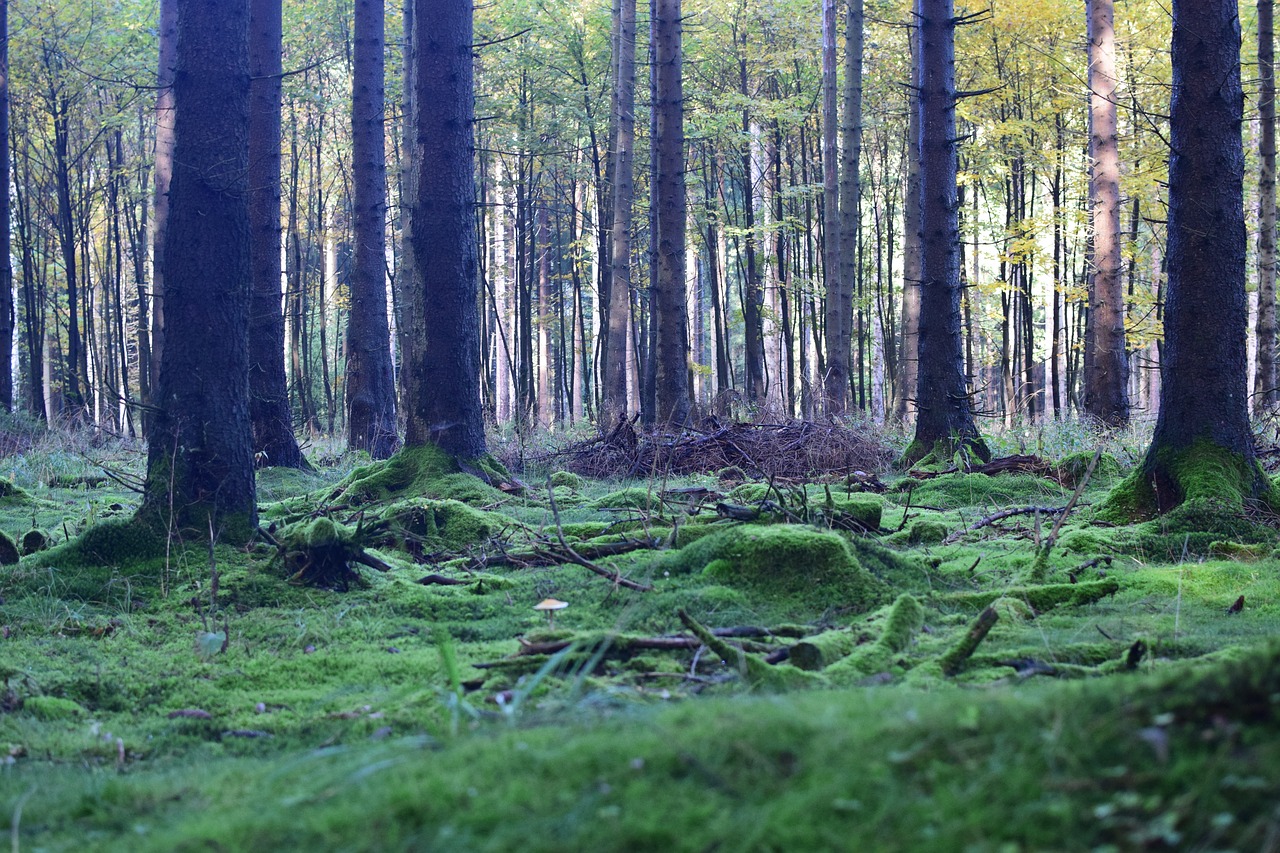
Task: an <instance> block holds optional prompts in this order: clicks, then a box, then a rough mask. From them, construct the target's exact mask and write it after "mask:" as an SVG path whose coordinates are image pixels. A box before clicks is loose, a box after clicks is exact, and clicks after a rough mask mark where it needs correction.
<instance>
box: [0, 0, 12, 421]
mask: <svg viewBox="0 0 1280 853" xmlns="http://www.w3.org/2000/svg"><path fill="white" fill-rule="evenodd" d="M9 161H10V157H9V0H0V184H3V187H2V188H0V249H3V251H0V407H3V408H4V411H6V412H8V411H12V410H13V362H12V356H11V355H10V354H11V353H12V352H13V318H14V312H13V260H12V257H13V256H12V253H11V252H10V251H9V230H10V229H9Z"/></svg>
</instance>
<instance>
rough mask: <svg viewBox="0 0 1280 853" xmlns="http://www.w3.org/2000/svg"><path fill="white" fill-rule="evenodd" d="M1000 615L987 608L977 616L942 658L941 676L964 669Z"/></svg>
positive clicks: (993, 609) (991, 608)
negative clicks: (958, 640)
mask: <svg viewBox="0 0 1280 853" xmlns="http://www.w3.org/2000/svg"><path fill="white" fill-rule="evenodd" d="M999 618H1000V615H999V614H998V613H996V610H995V608H994V607H988V608H987V609H986V610H984V611H982V612H981V613H979V614H978V618H977V619H975V620H974V622H973V624H972V625H971V626H969V631H968V632H967V633H966V634H965V635H964V637H963V638H962V639H961V640H960V642H959V643H956V645H955V646H954V647H953V648H952V649H951V650H950V651H949V652H947V653H946V654H945V655H943V656H942V661H941V664H942V674H943V675H946V676H953V675H956V674H957V673H959V672H960V670H962V669H964V665H965V663H967V662H968V660H969V658H970V657H972V656H973V653H974V651H976V650H977V648H978V646H979V645H981V643H982V641H983V640H985V639H986V638H987V634H989V633H990V632H991V629H992V627H994V626H995V624H996V620H998V619H999Z"/></svg>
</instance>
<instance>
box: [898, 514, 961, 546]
mask: <svg viewBox="0 0 1280 853" xmlns="http://www.w3.org/2000/svg"><path fill="white" fill-rule="evenodd" d="M950 532H951V531H950V529H949V528H948V527H947V525H945V524H943V523H942V522H941V521H938V520H936V519H933V518H917V519H916V520H915V521H913V522H911V526H910V527H909V528H907V542H908V543H910V544H912V545H941V544H942V540H944V539H946V538H947V534H948V533H950Z"/></svg>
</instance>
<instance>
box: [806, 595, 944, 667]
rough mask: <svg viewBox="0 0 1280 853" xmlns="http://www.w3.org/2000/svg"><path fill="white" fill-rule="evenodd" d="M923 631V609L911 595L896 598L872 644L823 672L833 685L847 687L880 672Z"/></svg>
mask: <svg viewBox="0 0 1280 853" xmlns="http://www.w3.org/2000/svg"><path fill="white" fill-rule="evenodd" d="M923 627H924V607H923V606H922V605H921V604H920V600H919V599H917V598H916V597H915V596H914V595H909V594H904V595H900V596H898V598H897V600H896V601H894V603H893V606H892V607H890V608H889V614H888V617H887V618H886V619H885V623H884V629H883V630H882V631H881V633H880V636H879V638H877V639H876V641H875V642H874V643H870V644H868V645H865V646H860V647H859V648H857V649H855V650H854V651H853V653H852V654H850V655H849V656H848V657H846V658H843V659H842V660H839V661H836V662H835V663H834V664H833V665H832V666H830V667H828V668H827V670H826V674H827V676H828V677H829V678H830V679H831V680H832V682H833V683H835V684H849V683H852V682H853V681H856V680H858V679H860V678H862V677H864V676H867V675H871V674H873V673H876V672H882V671H884V670H885V669H886V668H888V667H889V666H890V665H891V664H892V661H893V659H894V658H895V657H896V656H898V655H901V654H902V653H903V652H905V651H906V650H907V649H908V648H909V647H910V645H911V643H912V642H913V641H914V640H915V637H916V635H917V634H919V633H920V629H921V628H923Z"/></svg>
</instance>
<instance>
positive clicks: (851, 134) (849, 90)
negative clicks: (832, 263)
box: [837, 0, 883, 408]
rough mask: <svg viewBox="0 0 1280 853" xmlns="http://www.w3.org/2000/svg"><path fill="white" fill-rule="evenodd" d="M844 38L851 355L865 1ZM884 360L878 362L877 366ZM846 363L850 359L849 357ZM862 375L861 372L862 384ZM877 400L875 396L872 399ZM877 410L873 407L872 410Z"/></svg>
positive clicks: (855, 5)
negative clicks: (863, 6)
mask: <svg viewBox="0 0 1280 853" xmlns="http://www.w3.org/2000/svg"><path fill="white" fill-rule="evenodd" d="M848 2H849V5H848V9H847V12H846V14H845V34H844V114H843V119H844V121H843V124H842V125H841V127H840V135H841V142H842V146H841V151H840V219H839V222H840V240H839V243H838V244H837V245H838V246H839V249H840V252H839V262H840V277H839V279H838V281H839V284H840V304H841V306H842V308H841V316H840V319H841V326H840V343H839V346H840V351H841V352H842V353H849V352H850V351H851V350H852V339H853V325H852V321H853V311H852V305H853V289H854V281H855V279H857V277H858V260H859V259H858V257H857V255H855V253H854V249H855V248H857V246H858V232H859V230H860V227H861V222H860V221H859V209H860V208H859V197H860V196H861V194H862V182H861V177H860V175H859V169H860V168H861V162H862V0H848ZM882 361H883V359H879V360H877V365H879V364H881V363H882ZM846 363H847V356H846ZM861 375H862V372H861V371H859V380H860V381H861ZM873 396H874V395H873ZM873 408H874V407H873Z"/></svg>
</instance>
